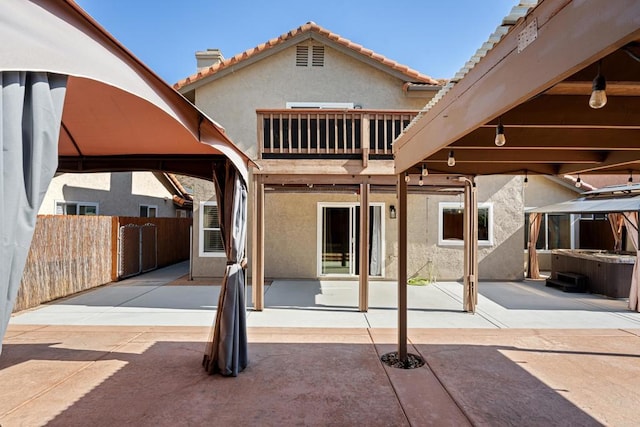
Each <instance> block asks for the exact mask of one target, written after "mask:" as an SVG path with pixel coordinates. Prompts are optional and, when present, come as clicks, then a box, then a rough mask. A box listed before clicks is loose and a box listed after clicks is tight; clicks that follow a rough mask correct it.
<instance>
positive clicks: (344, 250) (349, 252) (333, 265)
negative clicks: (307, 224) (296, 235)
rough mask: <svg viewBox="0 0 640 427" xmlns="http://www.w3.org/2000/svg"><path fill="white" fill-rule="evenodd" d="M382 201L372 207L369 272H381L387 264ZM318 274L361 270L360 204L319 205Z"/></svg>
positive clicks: (355, 273)
mask: <svg viewBox="0 0 640 427" xmlns="http://www.w3.org/2000/svg"><path fill="white" fill-rule="evenodd" d="M382 208H383V205H382V204H376V205H372V206H370V207H369V209H370V210H369V218H370V219H369V221H370V224H369V269H368V270H369V274H370V275H371V276H381V275H382V273H383V271H382V264H383V262H382V261H383V258H382V256H383V254H382V250H383V246H384V245H383V244H382V236H383V235H384V234H383V225H384V224H383V220H382V218H383V217H382V212H383V210H382ZM318 219H319V221H318V241H319V245H318V267H319V268H318V275H320V276H329V275H336V276H355V275H358V274H360V265H359V260H360V253H359V245H358V242H359V239H360V206H358V205H356V204H352V203H348V204H324V203H321V204H319V205H318Z"/></svg>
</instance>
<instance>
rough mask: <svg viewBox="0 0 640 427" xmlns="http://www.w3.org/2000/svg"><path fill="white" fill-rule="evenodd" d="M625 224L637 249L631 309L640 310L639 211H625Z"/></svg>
mask: <svg viewBox="0 0 640 427" xmlns="http://www.w3.org/2000/svg"><path fill="white" fill-rule="evenodd" d="M624 225H625V227H627V235H628V236H629V238H630V239H631V243H632V244H633V247H634V249H635V251H636V262H635V264H634V265H633V274H632V275H631V289H630V290H629V309H631V310H633V311H640V305H639V304H638V301H639V300H640V287H639V286H638V279H640V272H639V271H638V270H639V269H640V264H639V263H638V257H639V256H640V251H638V212H625V213H624Z"/></svg>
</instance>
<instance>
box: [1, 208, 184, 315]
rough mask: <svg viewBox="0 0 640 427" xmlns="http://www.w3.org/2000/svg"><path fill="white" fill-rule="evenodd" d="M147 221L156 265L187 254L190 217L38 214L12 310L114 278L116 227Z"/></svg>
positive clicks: (140, 223) (94, 285)
mask: <svg viewBox="0 0 640 427" xmlns="http://www.w3.org/2000/svg"><path fill="white" fill-rule="evenodd" d="M147 223H153V224H155V225H156V226H157V228H158V234H157V236H158V237H157V242H158V253H157V256H158V258H157V259H158V267H163V266H167V265H171V264H174V263H176V262H180V261H184V260H187V259H189V227H190V225H191V223H192V220H191V219H190V218H129V217H108V216H81V215H39V216H38V221H37V223H36V228H35V231H34V235H33V240H32V242H31V247H30V249H29V256H28V258H27V263H26V266H25V269H24V273H23V276H22V283H21V285H20V289H19V290H18V296H17V299H16V303H15V305H14V309H13V311H14V312H16V311H20V310H24V309H27V308H30V307H35V306H37V305H39V304H41V303H44V302H47V301H51V300H54V299H57V298H62V297H65V296H68V295H72V294H74V293H77V292H80V291H83V290H86V289H91V288H95V287H97V286H101V285H104V284H106V283H109V282H112V281H115V280H118V268H117V253H118V229H119V226H120V225H125V224H139V225H143V224H147Z"/></svg>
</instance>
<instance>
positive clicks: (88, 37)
mask: <svg viewBox="0 0 640 427" xmlns="http://www.w3.org/2000/svg"><path fill="white" fill-rule="evenodd" d="M0 40H4V42H3V43H1V44H0V70H10V71H47V72H51V73H57V74H63V75H68V76H69V79H68V83H67V94H66V97H65V104H64V111H63V117H62V127H61V130H60V139H59V147H58V148H59V166H58V170H59V171H62V172H94V171H115V170H158V171H165V172H176V173H182V174H185V175H192V176H197V177H201V178H205V179H208V180H212V179H213V178H212V162H213V161H215V160H220V159H221V158H225V157H226V158H229V159H230V160H232V161H233V163H234V165H235V166H236V167H237V168H238V170H239V171H240V172H241V174H242V176H243V177H244V179H245V181H246V179H247V165H248V162H249V159H248V157H247V156H246V155H245V154H244V153H243V152H242V151H241V150H239V149H238V148H237V147H236V146H234V144H233V143H232V142H231V140H230V139H229V138H228V137H227V136H226V135H225V133H224V129H223V128H222V127H221V126H219V125H218V124H216V123H215V122H214V121H213V120H211V119H210V118H208V117H207V116H206V115H205V114H204V113H202V112H201V111H199V110H198V109H197V108H196V107H195V106H193V105H192V104H191V103H190V102H189V101H187V100H186V99H185V98H184V97H182V95H180V94H179V93H178V92H176V91H175V90H174V89H173V88H172V87H170V86H169V85H168V84H166V83H165V82H164V81H163V80H162V79H160V78H159V77H158V76H157V75H156V74H155V73H154V72H152V71H151V70H150V69H149V68H148V67H146V66H145V65H144V64H143V63H142V62H140V61H139V60H138V59H137V58H136V57H135V56H134V55H133V54H131V52H129V51H128V50H127V49H126V48H125V47H123V46H122V45H121V44H120V43H119V42H118V41H117V40H116V39H114V38H113V37H112V36H111V35H109V34H108V33H107V32H106V31H105V30H104V29H103V28H102V27H100V25H99V24H97V23H96V22H95V21H94V20H93V19H92V18H91V17H90V16H89V15H87V14H86V13H85V12H84V11H83V10H82V9H81V8H80V7H79V6H77V5H76V4H75V3H74V2H73V1H71V0H63V1H59V0H31V1H29V0H5V1H3V2H2V4H1V5H0Z"/></svg>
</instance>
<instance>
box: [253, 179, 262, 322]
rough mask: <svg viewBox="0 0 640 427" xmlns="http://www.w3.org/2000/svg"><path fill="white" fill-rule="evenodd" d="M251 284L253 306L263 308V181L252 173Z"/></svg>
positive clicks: (259, 309)
mask: <svg viewBox="0 0 640 427" xmlns="http://www.w3.org/2000/svg"><path fill="white" fill-rule="evenodd" d="M251 213H252V218H251V224H252V226H251V242H252V244H253V245H252V247H251V253H252V256H251V273H252V276H251V285H252V295H251V296H252V298H253V308H254V310H256V311H262V310H264V183H263V182H262V177H261V176H260V175H257V176H256V175H254V180H253V209H252V210H251Z"/></svg>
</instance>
